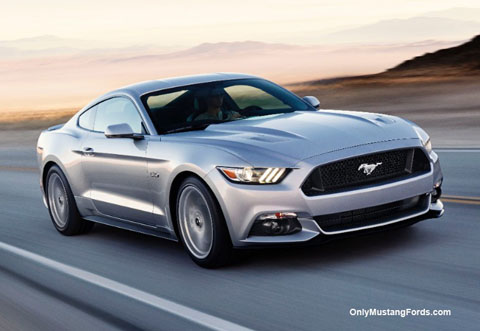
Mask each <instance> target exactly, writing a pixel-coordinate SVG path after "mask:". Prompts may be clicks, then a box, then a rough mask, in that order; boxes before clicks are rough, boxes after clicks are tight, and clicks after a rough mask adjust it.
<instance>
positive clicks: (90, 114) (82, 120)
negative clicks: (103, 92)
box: [78, 107, 97, 130]
mask: <svg viewBox="0 0 480 331" xmlns="http://www.w3.org/2000/svg"><path fill="white" fill-rule="evenodd" d="M95 108H97V107H92V108H90V109H89V110H87V111H86V112H84V113H83V114H81V115H80V117H78V126H80V127H81V128H84V129H87V130H93V118H94V116H95Z"/></svg>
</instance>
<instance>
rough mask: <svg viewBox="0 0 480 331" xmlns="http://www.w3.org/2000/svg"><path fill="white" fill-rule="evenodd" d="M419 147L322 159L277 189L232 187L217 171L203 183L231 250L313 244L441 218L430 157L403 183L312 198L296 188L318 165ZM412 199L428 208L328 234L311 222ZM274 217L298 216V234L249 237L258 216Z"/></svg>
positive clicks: (435, 166)
mask: <svg viewBox="0 0 480 331" xmlns="http://www.w3.org/2000/svg"><path fill="white" fill-rule="evenodd" d="M418 144H419V142H418V140H415V139H410V140H401V141H393V142H384V143H377V144H371V145H365V146H361V147H356V148H351V149H345V150H341V151H336V152H332V153H326V154H322V155H319V156H316V157H313V158H311V159H307V160H303V161H301V162H299V163H298V164H297V167H296V168H295V169H293V170H292V172H291V173H290V174H289V175H288V176H287V177H286V178H285V179H284V180H283V181H282V182H281V183H279V184H275V185H241V184H234V183H231V182H229V181H228V180H226V179H225V178H224V176H222V175H221V174H220V173H219V172H218V171H217V170H216V169H215V170H214V171H211V172H210V173H209V174H208V175H207V177H206V180H207V183H209V184H210V187H211V188H212V190H213V191H214V193H215V195H216V196H217V199H218V201H219V204H220V206H221V208H222V211H223V213H224V216H225V220H226V222H227V227H228V229H229V232H230V237H231V239H232V243H233V245H234V246H235V247H246V246H264V245H275V244H288V243H305V242H310V241H316V240H314V239H315V238H317V239H318V237H325V238H327V239H333V238H334V237H339V236H343V235H346V234H350V235H352V234H357V233H363V232H371V231H374V230H377V229H381V228H386V227H391V226H394V225H401V224H407V223H408V224H411V223H412V222H413V223H415V222H418V221H421V220H424V219H428V218H435V217H440V216H442V214H443V204H442V202H441V201H440V200H436V201H435V202H432V196H431V193H432V191H433V188H434V185H435V184H436V183H441V179H442V177H441V176H442V175H441V170H440V165H439V163H438V157H437V156H436V154H434V153H433V154H434V155H432V154H431V156H430V158H431V170H430V172H428V173H425V174H422V175H419V176H416V177H412V178H408V179H405V180H401V181H394V182H390V183H386V184H382V185H374V186H370V187H366V188H362V189H355V190H349V191H346V192H339V193H333V194H326V195H320V196H312V197H309V196H306V195H305V194H304V193H303V192H302V190H301V188H300V187H301V184H302V183H303V181H304V179H305V178H306V177H307V176H308V174H309V173H310V171H311V170H312V169H313V168H315V167H316V166H318V165H319V164H323V163H326V162H331V161H335V160H341V159H344V158H349V157H352V156H355V155H359V154H367V153H375V152H380V151H384V150H388V149H395V148H405V147H419V146H418ZM415 196H426V197H427V199H428V203H427V204H426V205H425V206H424V208H422V210H416V211H415V213H411V214H408V215H402V217H398V218H392V219H388V220H386V221H385V222H381V223H377V224H374V225H368V226H359V227H355V228H352V229H346V230H342V231H333V232H332V231H325V230H324V229H322V228H321V227H320V226H319V225H318V224H317V222H316V221H315V220H314V217H315V216H317V215H327V214H334V213H339V212H347V211H351V210H356V209H362V208H369V207H373V206H378V205H382V204H388V203H391V202H394V201H399V200H403V199H407V198H411V197H415ZM275 212H294V213H296V214H297V215H298V221H299V222H300V224H301V226H302V230H301V231H299V232H297V233H293V234H288V235H277V236H251V235H249V233H250V230H251V228H252V225H253V223H254V222H255V220H256V219H257V218H258V217H259V216H260V215H262V214H265V213H275Z"/></svg>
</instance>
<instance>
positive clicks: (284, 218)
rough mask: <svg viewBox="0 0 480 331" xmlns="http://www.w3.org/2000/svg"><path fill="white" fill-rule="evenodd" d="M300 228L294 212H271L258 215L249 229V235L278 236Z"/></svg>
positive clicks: (294, 231) (297, 230)
mask: <svg viewBox="0 0 480 331" xmlns="http://www.w3.org/2000/svg"><path fill="white" fill-rule="evenodd" d="M300 230H302V226H301V225H300V222H298V219H297V214H295V213H272V214H264V215H260V216H259V217H258V218H257V220H256V221H255V223H254V224H253V227H252V230H251V231H250V235H251V236H279V235H286V234H292V233H296V232H299V231H300Z"/></svg>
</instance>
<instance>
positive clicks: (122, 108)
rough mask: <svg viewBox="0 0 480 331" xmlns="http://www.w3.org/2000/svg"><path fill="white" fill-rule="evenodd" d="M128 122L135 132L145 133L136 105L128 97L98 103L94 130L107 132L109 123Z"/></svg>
mask: <svg viewBox="0 0 480 331" xmlns="http://www.w3.org/2000/svg"><path fill="white" fill-rule="evenodd" d="M121 123H127V124H128V125H130V126H131V127H132V129H133V132H134V133H145V132H144V130H143V127H142V118H141V117H140V114H139V113H138V111H137V108H136V107H135V105H134V104H133V103H132V102H131V101H130V100H128V99H126V98H113V99H109V100H107V101H104V102H102V103H100V104H98V105H97V115H96V116H95V125H94V130H95V131H98V132H105V129H106V128H107V126H109V125H114V124H121Z"/></svg>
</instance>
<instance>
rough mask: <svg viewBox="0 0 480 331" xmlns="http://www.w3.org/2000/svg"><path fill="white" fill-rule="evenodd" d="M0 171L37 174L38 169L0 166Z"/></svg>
mask: <svg viewBox="0 0 480 331" xmlns="http://www.w3.org/2000/svg"><path fill="white" fill-rule="evenodd" d="M0 170H4V171H29V172H38V168H33V167H15V166H0Z"/></svg>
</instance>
